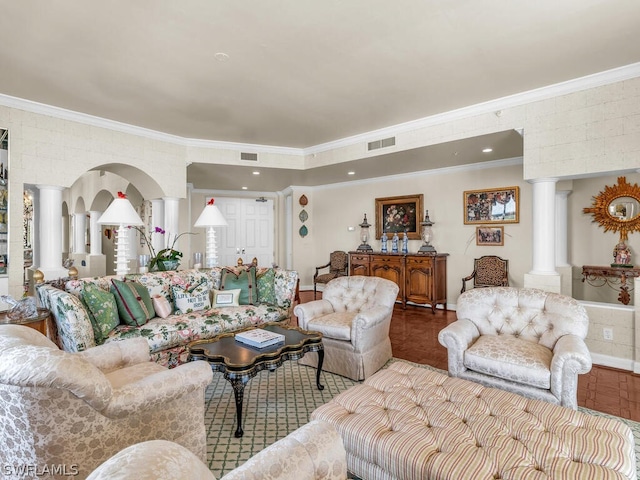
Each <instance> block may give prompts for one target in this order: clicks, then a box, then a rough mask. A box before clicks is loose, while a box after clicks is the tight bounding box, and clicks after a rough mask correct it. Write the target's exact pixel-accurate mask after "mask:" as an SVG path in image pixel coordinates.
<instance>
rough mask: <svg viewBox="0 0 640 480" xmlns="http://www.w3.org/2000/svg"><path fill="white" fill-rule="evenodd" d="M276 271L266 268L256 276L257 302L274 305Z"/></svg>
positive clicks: (275, 301)
mask: <svg viewBox="0 0 640 480" xmlns="http://www.w3.org/2000/svg"><path fill="white" fill-rule="evenodd" d="M275 279H276V271H275V270H274V269H273V268H268V269H267V270H265V271H264V272H261V273H259V274H258V276H257V283H258V302H260V303H264V304H267V305H275V304H276V303H277V300H276V285H275Z"/></svg>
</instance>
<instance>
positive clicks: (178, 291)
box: [171, 282, 211, 315]
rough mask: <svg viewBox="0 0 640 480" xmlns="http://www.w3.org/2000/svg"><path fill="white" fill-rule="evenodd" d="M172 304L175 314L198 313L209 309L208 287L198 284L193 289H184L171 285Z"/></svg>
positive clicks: (180, 286)
mask: <svg viewBox="0 0 640 480" xmlns="http://www.w3.org/2000/svg"><path fill="white" fill-rule="evenodd" d="M171 290H172V291H173V304H174V305H175V307H176V314H177V315H180V314H183V313H191V312H199V311H200V310H206V309H208V308H210V307H211V301H210V300H209V287H208V285H207V283H206V282H202V283H199V284H198V285H196V286H194V287H191V288H189V287H184V286H182V285H172V286H171Z"/></svg>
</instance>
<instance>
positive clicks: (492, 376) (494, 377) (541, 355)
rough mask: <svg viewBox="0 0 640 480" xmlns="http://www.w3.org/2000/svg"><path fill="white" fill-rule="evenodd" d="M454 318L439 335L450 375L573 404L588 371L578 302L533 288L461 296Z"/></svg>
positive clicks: (586, 321)
mask: <svg viewBox="0 0 640 480" xmlns="http://www.w3.org/2000/svg"><path fill="white" fill-rule="evenodd" d="M456 313H457V317H458V320H457V321H456V322H454V323H452V324H450V325H448V326H447V327H445V328H444V329H442V330H441V331H440V333H439V335H438V340H439V341H440V343H441V344H442V345H443V346H445V347H446V348H447V350H448V356H449V375H451V376H452V377H460V378H465V379H467V380H472V381H474V382H478V383H481V384H483V385H485V386H489V387H497V388H501V389H503V390H508V391H511V392H515V393H519V394H520V395H524V396H525V397H529V398H535V399H540V400H545V401H548V402H551V403H555V404H560V405H563V406H565V407H569V408H573V409H576V408H577V401H576V390H577V387H578V374H582V373H587V372H589V370H591V355H590V354H589V349H588V348H587V345H586V344H585V342H584V339H585V337H586V336H587V330H588V329H589V317H588V316H587V312H586V311H585V309H584V307H582V305H580V304H579V303H578V302H577V301H576V300H575V299H573V298H571V297H567V296H565V295H560V294H557V293H549V292H544V291H542V290H537V289H526V288H523V289H518V288H512V287H489V288H481V289H474V290H471V291H468V292H465V293H463V294H462V295H460V297H459V298H458V303H457V312H456Z"/></svg>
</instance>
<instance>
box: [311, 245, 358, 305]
mask: <svg viewBox="0 0 640 480" xmlns="http://www.w3.org/2000/svg"><path fill="white" fill-rule="evenodd" d="M325 268H329V273H323V274H320V270H323V269H325ZM348 269H349V256H348V255H347V252H343V251H340V250H336V251H335V252H331V254H330V255H329V263H327V264H326V265H322V266H320V267H316V273H315V275H314V276H313V299H314V300H315V299H316V286H317V284H318V283H322V284H327V283H329V282H330V281H331V280H333V279H334V278H337V277H346V276H347V275H348V274H349V272H348Z"/></svg>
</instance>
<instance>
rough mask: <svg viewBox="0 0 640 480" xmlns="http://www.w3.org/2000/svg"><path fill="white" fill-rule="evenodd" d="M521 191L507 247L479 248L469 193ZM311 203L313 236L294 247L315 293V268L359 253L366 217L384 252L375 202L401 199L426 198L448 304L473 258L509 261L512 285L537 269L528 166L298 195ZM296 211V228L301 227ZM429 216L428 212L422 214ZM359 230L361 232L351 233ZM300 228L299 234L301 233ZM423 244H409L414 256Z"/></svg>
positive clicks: (426, 174)
mask: <svg viewBox="0 0 640 480" xmlns="http://www.w3.org/2000/svg"><path fill="white" fill-rule="evenodd" d="M516 185H517V186H519V187H520V222H519V223H517V224H505V225H504V229H505V242H504V246H477V245H476V242H475V232H476V227H475V226H474V225H465V224H464V223H463V218H464V217H463V191H464V190H473V189H484V188H495V187H507V186H516ZM302 193H305V195H306V196H307V197H308V198H309V205H308V208H307V212H308V213H309V220H308V221H307V222H306V224H307V225H308V228H309V235H308V236H307V237H306V238H305V239H301V238H300V237H299V235H298V234H297V233H296V237H297V239H296V241H295V243H294V258H295V262H294V263H295V267H296V269H297V270H298V271H299V273H300V277H301V286H303V287H306V288H309V287H311V288H313V278H312V277H313V273H314V272H315V267H316V266H318V265H323V264H326V263H327V261H328V259H329V253H330V252H332V251H333V250H345V251H350V250H355V249H356V248H357V247H358V245H360V238H359V234H360V227H359V226H358V224H360V223H361V222H362V219H363V215H364V213H366V214H367V219H368V221H369V223H370V224H372V227H371V229H370V230H371V234H372V239H371V241H370V242H369V244H370V245H371V246H372V247H373V248H374V250H376V251H379V250H380V241H379V239H375V238H373V237H374V236H375V199H376V198H379V197H392V196H399V195H413V194H423V195H424V205H425V209H428V210H429V217H430V218H431V221H433V222H434V223H435V225H434V227H433V231H434V240H433V245H434V246H435V247H436V249H437V251H438V252H440V253H448V254H449V257H448V259H447V277H448V278H447V292H448V303H450V304H455V302H456V299H457V298H458V295H459V293H460V288H461V284H462V282H461V278H462V277H463V276H466V275H468V274H470V273H471V271H472V270H473V259H474V258H476V257H479V256H481V255H499V256H501V257H503V258H507V259H509V262H510V264H509V268H510V281H511V284H512V285H514V286H522V281H523V277H524V274H525V273H526V272H528V271H529V270H530V268H531V236H532V235H531V185H530V184H529V183H527V182H525V181H523V180H522V165H519V164H518V165H510V166H500V167H498V168H491V169H474V170H465V169H455V170H453V171H443V172H433V171H431V172H424V173H423V174H413V175H406V176H405V175H403V176H398V177H396V178H393V177H392V178H390V179H389V178H387V179H378V180H373V181H363V182H353V183H349V184H344V185H339V186H326V187H320V188H315V189H313V190H309V189H306V190H303V189H301V190H300V191H297V192H296V194H295V198H296V203H297V199H298V198H299V196H300V195H301V194H302ZM299 210H300V207H299V205H297V208H296V209H295V211H294V213H295V215H294V216H295V217H296V222H294V223H295V226H296V227H297V228H299V226H300V225H301V223H300V221H299V220H297V214H298V213H299ZM422 216H424V212H422ZM349 226H354V227H355V231H354V232H350V231H348V227H349ZM297 228H294V230H296V231H297ZM421 244H422V242H421V241H419V240H410V241H409V251H410V252H416V251H417V250H418V248H420V245H421Z"/></svg>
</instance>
